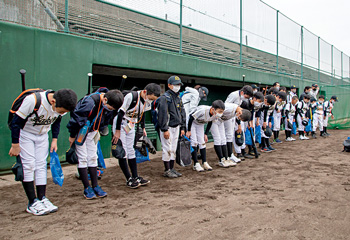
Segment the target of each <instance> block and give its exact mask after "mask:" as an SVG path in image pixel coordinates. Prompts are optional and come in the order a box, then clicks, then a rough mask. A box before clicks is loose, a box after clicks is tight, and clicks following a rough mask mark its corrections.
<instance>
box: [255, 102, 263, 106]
mask: <svg viewBox="0 0 350 240" xmlns="http://www.w3.org/2000/svg"><path fill="white" fill-rule="evenodd" d="M262 104H263V103H262V102H261V103H259V102H254V107H260V106H261V105H262Z"/></svg>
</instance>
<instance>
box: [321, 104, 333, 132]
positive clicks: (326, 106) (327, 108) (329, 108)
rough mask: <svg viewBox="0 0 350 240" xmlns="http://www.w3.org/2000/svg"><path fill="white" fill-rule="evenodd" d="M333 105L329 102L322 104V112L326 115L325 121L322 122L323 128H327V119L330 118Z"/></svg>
mask: <svg viewBox="0 0 350 240" xmlns="http://www.w3.org/2000/svg"><path fill="white" fill-rule="evenodd" d="M332 109H333V103H331V102H330V101H325V102H324V109H323V110H324V111H325V113H326V119H324V120H323V126H324V127H328V118H329V117H330V116H332Z"/></svg>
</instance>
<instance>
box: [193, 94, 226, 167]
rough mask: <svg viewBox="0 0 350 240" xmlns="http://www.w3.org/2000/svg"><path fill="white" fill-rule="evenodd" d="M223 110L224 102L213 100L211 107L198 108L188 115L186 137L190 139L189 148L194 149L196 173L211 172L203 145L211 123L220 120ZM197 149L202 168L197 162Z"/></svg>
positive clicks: (202, 106)
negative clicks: (200, 157) (205, 125)
mask: <svg viewBox="0 0 350 240" xmlns="http://www.w3.org/2000/svg"><path fill="white" fill-rule="evenodd" d="M224 110H225V104H224V102H223V101H221V100H215V101H214V102H213V103H212V105H211V106H205V105H201V106H198V107H197V110H196V111H195V112H194V113H192V114H191V115H190V118H189V120H188V128H187V130H188V131H187V133H186V136H187V137H190V138H191V146H192V147H193V149H194V151H193V152H192V159H193V170H195V171H197V172H203V171H204V170H206V171H211V170H213V169H212V167H211V166H210V165H209V164H208V162H207V156H206V145H205V143H206V142H208V136H207V134H208V133H209V130H210V128H211V125H212V121H214V120H216V119H217V118H220V117H221V116H222V114H223V112H224ZM206 123H207V124H208V125H207V128H206V131H205V133H204V124H206ZM197 147H198V148H199V151H200V154H201V156H202V163H203V167H204V168H203V167H202V166H201V165H200V163H199V162H198V159H197Z"/></svg>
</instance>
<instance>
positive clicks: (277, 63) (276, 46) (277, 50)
mask: <svg viewBox="0 0 350 240" xmlns="http://www.w3.org/2000/svg"><path fill="white" fill-rule="evenodd" d="M279 12H280V11H279V10H277V11H276V13H277V14H276V23H277V24H276V25H277V26H276V73H277V74H278V14H279Z"/></svg>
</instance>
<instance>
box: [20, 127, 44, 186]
mask: <svg viewBox="0 0 350 240" xmlns="http://www.w3.org/2000/svg"><path fill="white" fill-rule="evenodd" d="M19 146H20V148H21V152H20V157H21V159H22V165H23V175H24V179H23V182H32V181H34V178H35V185H46V182H47V176H46V175H47V162H46V159H47V156H48V154H49V138H48V134H42V135H39V134H33V133H30V132H27V131H24V130H21V133H20V137H19Z"/></svg>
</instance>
